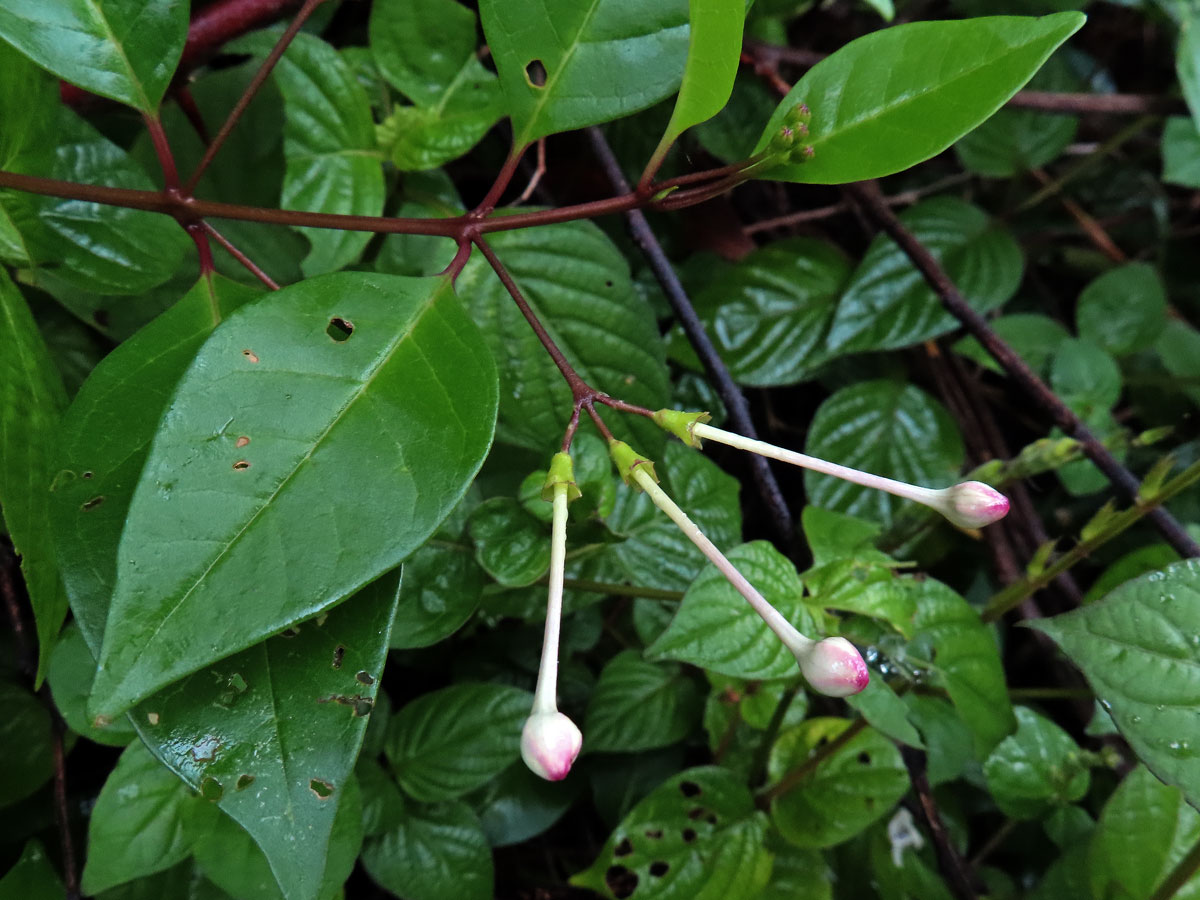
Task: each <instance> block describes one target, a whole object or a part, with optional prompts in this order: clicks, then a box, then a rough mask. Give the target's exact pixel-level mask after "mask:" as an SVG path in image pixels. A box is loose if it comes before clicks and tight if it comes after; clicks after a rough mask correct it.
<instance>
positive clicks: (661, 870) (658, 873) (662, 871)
mask: <svg viewBox="0 0 1200 900" xmlns="http://www.w3.org/2000/svg"><path fill="white" fill-rule="evenodd" d="M670 871H671V866H670V865H669V864H668V863H665V862H663V861H662V860H661V859H656V860H655V861H654V862H652V863H650V874H651V875H653V876H654V877H655V878H662V877H663V876H664V875H666V874H667V873H668V872H670Z"/></svg>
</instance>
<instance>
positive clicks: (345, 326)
mask: <svg viewBox="0 0 1200 900" xmlns="http://www.w3.org/2000/svg"><path fill="white" fill-rule="evenodd" d="M325 333H326V334H327V335H329V336H330V338H332V339H333V342H334V343H336V344H341V343H343V342H344V341H347V340H349V338H350V335H352V334H354V323H353V322H351V321H350V320H349V319H343V318H342V317H341V316H334V317H333V318H332V319H330V320H329V327H328V328H326V329H325Z"/></svg>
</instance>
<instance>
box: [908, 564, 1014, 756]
mask: <svg viewBox="0 0 1200 900" xmlns="http://www.w3.org/2000/svg"><path fill="white" fill-rule="evenodd" d="M905 584H906V585H907V586H908V587H909V590H911V591H912V593H913V594H914V596H915V599H916V604H917V617H916V621H915V626H916V636H915V637H914V638H913V640H912V642H911V643H910V644H909V648H908V655H909V658H910V659H909V661H910V662H911V663H913V664H918V663H917V660H924V661H925V662H927V663H928V664H929V666H930V670H931V672H932V673H933V675H934V680H935V683H938V684H940V685H941V686H942V687H944V688H945V689H946V692H947V693H948V694H949V695H950V701H951V702H952V703H953V704H954V707H955V709H957V710H958V714H959V716H960V717H961V718H962V720H963V722H965V723H966V725H967V727H968V728H969V729H971V732H972V734H974V736H975V748H976V755H977V757H978V758H979V759H983V758H985V757H986V756H987V755H988V754H989V753H991V752H992V750H993V749H994V748H995V746H996V745H997V744H998V743H1000V741H1002V740H1003V739H1004V738H1005V737H1007V736H1008V735H1009V734H1011V733H1012V732H1013V730H1014V729H1015V728H1016V727H1017V723H1016V719H1015V718H1014V717H1013V711H1012V704H1011V703H1010V702H1009V699H1008V689H1007V687H1006V686H1005V681H1004V667H1003V666H1002V665H1001V662H1000V653H999V651H998V650H997V649H996V642H995V640H994V639H993V638H992V634H991V632H990V631H989V630H988V627H987V626H986V625H984V624H983V622H982V621H981V620H980V618H979V613H978V612H976V611H975V610H974V609H973V608H972V607H971V606H969V605H968V604H967V601H965V600H964V599H963V598H962V597H960V596H959V595H958V594H956V593H955V592H954V591H953V590H951V589H950V588H948V587H946V585H944V584H942V583H941V582H940V581H935V580H934V579H932V578H926V579H923V580H920V581H918V580H915V579H906V581H905ZM913 657H915V659H914V658H913ZM921 664H924V663H921Z"/></svg>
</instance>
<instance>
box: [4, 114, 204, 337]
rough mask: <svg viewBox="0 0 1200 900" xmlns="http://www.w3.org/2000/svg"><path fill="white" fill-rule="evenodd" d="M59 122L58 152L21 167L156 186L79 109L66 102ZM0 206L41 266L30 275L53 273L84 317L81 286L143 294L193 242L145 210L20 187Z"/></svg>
mask: <svg viewBox="0 0 1200 900" xmlns="http://www.w3.org/2000/svg"><path fill="white" fill-rule="evenodd" d="M52 121H53V126H52V127H53V129H54V133H55V140H56V142H57V146H56V149H55V151H54V152H53V153H49V152H46V151H45V150H44V149H43V151H42V152H40V153H38V154H35V155H28V154H27V155H25V156H22V157H20V158H19V159H18V161H17V162H16V165H15V166H14V170H15V171H18V172H21V173H23V174H26V175H40V176H46V177H50V178H57V179H61V180H64V181H78V182H83V183H86V184H100V185H104V186H106V187H120V188H132V189H136V190H151V189H153V188H154V187H155V185H154V183H153V182H152V181H151V180H150V178H149V177H148V176H147V175H146V173H145V171H144V170H143V169H142V167H141V166H139V165H138V164H137V163H136V162H135V161H134V160H133V159H131V158H130V157H129V155H128V154H127V153H126V152H125V151H124V150H122V149H121V148H120V147H118V146H117V145H116V144H114V143H112V142H111V141H109V140H108V139H107V138H106V137H104V136H103V135H102V134H100V132H98V131H96V129H95V128H93V127H92V126H91V125H90V124H88V123H87V122H85V121H84V120H83V119H81V118H80V117H79V116H77V115H76V114H75V113H74V112H72V111H71V110H69V109H67V108H65V107H62V108H59V109H58V110H57V111H56V115H55V118H54V119H53V120H52ZM0 206H3V207H4V208H5V212H6V216H7V218H8V219H9V220H10V222H11V223H12V225H13V226H14V227H15V229H16V230H17V232H19V233H20V236H21V239H22V241H23V244H24V250H25V253H26V254H27V256H28V258H29V260H30V261H31V263H32V265H33V266H34V267H35V269H34V271H33V272H32V273H31V274H29V275H27V276H25V277H26V278H27V279H28V280H32V281H35V282H37V281H38V278H39V276H49V277H48V278H46V288H47V290H49V291H50V293H52V294H54V295H55V296H56V297H57V298H58V299H59V301H60V302H61V303H63V304H64V305H65V306H66V307H67V308H68V309H70V310H71V311H72V312H74V313H75V314H76V315H79V316H80V317H81V318H84V316H83V315H81V308H82V304H81V302H80V301H77V300H76V299H75V298H74V297H73V296H72V295H73V293H74V292H78V291H83V292H86V293H87V294H89V295H95V294H119V295H136V294H140V293H142V292H144V291H147V290H149V289H150V288H153V287H154V286H156V285H159V284H162V283H163V282H164V281H166V280H167V279H168V278H170V277H171V275H172V274H173V273H174V272H175V271H176V269H178V268H179V265H180V263H181V262H182V261H183V258H184V253H185V252H186V251H187V249H188V248H189V247H190V246H191V241H189V240H188V238H187V235H185V234H184V232H183V229H181V228H179V227H178V226H177V225H174V224H173V223H171V221H170V220H169V219H166V218H164V217H162V216H159V215H155V214H154V213H149V212H142V211H141V210H136V209H128V208H126V207H120V206H105V205H102V204H99V203H83V202H80V201H77V200H63V199H60V198H57V197H42V196H38V195H36V194H24V193H21V192H18V191H4V192H0ZM88 312H91V310H88Z"/></svg>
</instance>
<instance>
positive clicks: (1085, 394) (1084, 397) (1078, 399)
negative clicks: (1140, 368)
mask: <svg viewBox="0 0 1200 900" xmlns="http://www.w3.org/2000/svg"><path fill="white" fill-rule="evenodd" d="M1050 386H1051V387H1053V388H1054V390H1055V391H1056V392H1057V393H1058V394H1059V396H1061V397H1062V399H1063V401H1064V402H1065V403H1066V404H1067V405H1068V406H1070V407H1071V409H1072V410H1074V411H1075V413H1076V414H1077V415H1078V416H1080V417H1081V418H1084V419H1092V418H1093V417H1094V416H1095V415H1096V413H1098V412H1099V413H1103V412H1107V411H1108V410H1110V409H1112V407H1113V406H1115V405H1116V403H1117V400H1118V399H1120V396H1121V370H1120V369H1119V368H1118V367H1117V364H1116V362H1115V361H1114V360H1113V358H1112V357H1111V356H1109V355H1108V353H1106V352H1105V351H1104V350H1103V349H1101V348H1100V346H1099V345H1098V344H1096V343H1095V342H1093V341H1091V340H1088V339H1087V338H1078V339H1076V340H1068V341H1064V342H1063V343H1062V345H1061V346H1060V347H1059V349H1058V353H1057V354H1056V355H1055V357H1054V363H1053V365H1052V367H1051V369H1050Z"/></svg>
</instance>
